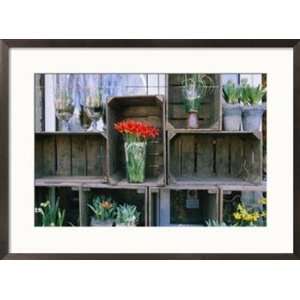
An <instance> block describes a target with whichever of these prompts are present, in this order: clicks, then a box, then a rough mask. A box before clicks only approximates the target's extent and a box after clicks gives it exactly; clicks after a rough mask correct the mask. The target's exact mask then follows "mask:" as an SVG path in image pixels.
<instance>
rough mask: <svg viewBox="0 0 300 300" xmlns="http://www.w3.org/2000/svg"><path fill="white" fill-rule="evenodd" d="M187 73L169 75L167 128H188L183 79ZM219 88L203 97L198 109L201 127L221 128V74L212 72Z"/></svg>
mask: <svg viewBox="0 0 300 300" xmlns="http://www.w3.org/2000/svg"><path fill="white" fill-rule="evenodd" d="M184 76H185V74H170V75H169V76H168V97H167V103H166V112H167V119H166V127H167V129H187V128H188V126H187V119H188V113H187V112H186V111H185V104H184V97H183V81H184ZM211 76H212V77H213V78H214V80H215V84H216V86H217V88H216V89H215V91H214V93H212V94H211V95H209V96H206V97H205V98H203V99H202V100H201V102H200V108H199V111H198V121H199V128H201V129H214V130H220V129H221V126H222V122H221V97H220V75H218V74H212V75H211Z"/></svg>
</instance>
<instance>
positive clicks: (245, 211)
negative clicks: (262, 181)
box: [233, 198, 267, 226]
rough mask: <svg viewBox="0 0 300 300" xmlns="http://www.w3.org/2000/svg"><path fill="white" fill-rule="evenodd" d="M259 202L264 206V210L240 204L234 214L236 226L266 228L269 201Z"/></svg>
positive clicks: (261, 200) (263, 199) (262, 200)
mask: <svg viewBox="0 0 300 300" xmlns="http://www.w3.org/2000/svg"><path fill="white" fill-rule="evenodd" d="M259 202H260V204H262V205H263V209H255V208H248V207H246V205H245V204H243V203H239V204H238V206H237V209H236V211H235V212H234V213H233V218H234V220H235V226H266V225H267V220H266V217H267V213H266V203H267V199H266V198H262V199H260V200H259Z"/></svg>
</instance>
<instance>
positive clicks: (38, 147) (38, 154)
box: [34, 138, 43, 178]
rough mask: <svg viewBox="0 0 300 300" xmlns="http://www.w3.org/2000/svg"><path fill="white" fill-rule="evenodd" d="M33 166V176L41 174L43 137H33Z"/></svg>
mask: <svg viewBox="0 0 300 300" xmlns="http://www.w3.org/2000/svg"><path fill="white" fill-rule="evenodd" d="M34 148H35V150H34V157H35V161H34V168H35V178H38V177H41V176H43V139H37V138H35V145H34Z"/></svg>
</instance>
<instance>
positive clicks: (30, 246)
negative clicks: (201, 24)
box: [0, 40, 300, 259]
mask: <svg viewBox="0 0 300 300" xmlns="http://www.w3.org/2000/svg"><path fill="white" fill-rule="evenodd" d="M299 80H300V43H299V41H298V40H2V41H0V99H1V110H0V122H1V126H0V136H1V139H0V140H1V147H0V153H1V156H0V157H1V159H0V171H1V189H0V257H1V258H2V259H299V255H300V221H299V220H300V208H299V202H300V200H299V191H298V189H297V178H299V167H298V168H297V166H298V164H299V159H298V158H297V155H295V156H294V153H298V151H300V145H299V143H298V142H297V140H299V139H298V135H299V128H298V127H299V122H298V121H297V119H300V116H299V113H298V112H299V111H300V104H299V103H300V88H299Z"/></svg>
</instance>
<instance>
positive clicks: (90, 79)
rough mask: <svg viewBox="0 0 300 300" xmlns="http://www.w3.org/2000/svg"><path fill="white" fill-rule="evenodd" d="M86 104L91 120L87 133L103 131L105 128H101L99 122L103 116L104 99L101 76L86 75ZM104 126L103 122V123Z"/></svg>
mask: <svg viewBox="0 0 300 300" xmlns="http://www.w3.org/2000/svg"><path fill="white" fill-rule="evenodd" d="M84 78H85V103H84V110H85V113H86V115H87V117H88V118H89V119H90V120H91V122H92V123H91V126H90V128H89V129H88V130H87V131H92V132H98V131H103V126H101V127H100V126H99V124H98V121H99V120H100V119H101V120H102V116H103V99H102V88H101V75H100V74H85V75H84ZM101 124H103V122H101Z"/></svg>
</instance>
